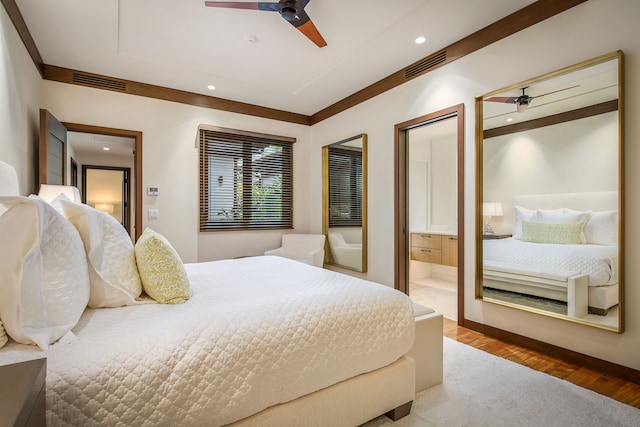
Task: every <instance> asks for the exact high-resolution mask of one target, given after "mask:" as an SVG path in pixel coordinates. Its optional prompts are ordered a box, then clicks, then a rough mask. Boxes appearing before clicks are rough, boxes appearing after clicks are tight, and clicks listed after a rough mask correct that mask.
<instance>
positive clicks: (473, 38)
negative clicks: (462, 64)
mask: <svg viewBox="0 0 640 427" xmlns="http://www.w3.org/2000/svg"><path fill="white" fill-rule="evenodd" d="M586 1H587V0H538V1H537V2H535V3H532V4H530V5H529V6H526V7H524V8H522V9H520V10H518V11H517V12H514V13H512V14H511V15H509V16H507V17H505V18H502V19H501V20H499V21H496V22H494V23H493V24H491V25H489V26H487V27H484V28H483V29H481V30H478V31H476V32H475V33H473V34H471V35H469V36H467V37H465V38H463V39H461V40H458V41H457V42H455V43H453V44H452V45H450V46H448V47H446V48H444V49H443V50H441V51H439V52H437V53H434V54H432V55H430V56H428V57H426V58H424V59H421V60H420V61H416V62H415V63H413V64H411V65H409V66H408V67H405V68H404V69H402V70H400V71H397V72H395V73H394V74H392V75H390V76H389V77H386V78H385V79H382V80H380V81H379V82H376V83H374V84H372V85H370V86H368V87H366V88H364V89H362V90H360V91H358V92H356V93H354V94H352V95H350V96H348V97H346V98H344V99H342V100H341V101H338V102H336V103H335V104H333V105H330V106H329V107H327V108H325V109H323V110H321V111H318V112H317V113H315V114H314V115H312V116H311V124H312V125H314V124H316V123H319V122H321V121H323V120H325V119H328V118H329V117H331V116H333V115H336V114H338V113H341V112H342V111H345V110H347V109H349V108H351V107H354V106H356V105H358V104H359V103H361V102H363V101H366V100H368V99H370V98H373V97H374V96H377V95H380V94H381V93H384V92H386V91H388V90H389V89H393V88H395V87H396V86H400V85H401V84H403V83H406V82H408V81H409V80H412V79H415V78H416V77H419V76H422V75H424V74H426V73H428V72H431V71H433V70H435V69H438V68H440V67H442V66H443V65H446V64H449V63H451V62H453V61H455V60H456V59H460V58H462V57H463V56H466V55H469V54H470V53H473V52H475V51H476V50H478V49H481V48H483V47H485V46H489V45H490V44H492V43H495V42H497V41H499V40H502V39H503V38H506V37H508V36H510V35H513V34H515V33H517V32H519V31H521V30H523V29H525V28H528V27H530V26H532V25H535V24H537V23H539V22H542V21H544V20H545V19H548V18H551V17H552V16H555V15H557V14H559V13H562V12H564V11H566V10H568V9H571V8H572V7H574V6H577V5H579V4H581V3H584V2H586ZM442 52H444V53H445V58H444V60H442V61H436V62H435V63H434V65H433V66H432V67H427V68H425V69H424V70H423V71H422V72H419V73H407V72H405V71H406V70H409V69H413V68H415V67H416V66H418V65H419V64H420V63H422V62H424V61H426V60H428V59H429V58H432V57H435V56H438V55H442Z"/></svg>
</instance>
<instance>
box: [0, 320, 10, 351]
mask: <svg viewBox="0 0 640 427" xmlns="http://www.w3.org/2000/svg"><path fill="white" fill-rule="evenodd" d="M8 341H9V338H7V333H6V332H5V331H4V326H2V321H1V320H0V347H2V346H3V345H5V344H6V343H7V342H8Z"/></svg>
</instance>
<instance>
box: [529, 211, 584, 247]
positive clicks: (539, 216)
mask: <svg viewBox="0 0 640 427" xmlns="http://www.w3.org/2000/svg"><path fill="white" fill-rule="evenodd" d="M590 216H591V211H574V210H571V209H567V208H562V209H556V210H543V209H538V210H537V211H536V219H535V221H537V222H542V223H543V224H570V223H582V224H583V227H584V225H585V224H586V223H587V221H589V217H590ZM580 233H581V235H580V243H586V242H587V238H586V237H585V235H584V230H583V231H581V232H580Z"/></svg>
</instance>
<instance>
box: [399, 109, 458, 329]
mask: <svg viewBox="0 0 640 427" xmlns="http://www.w3.org/2000/svg"><path fill="white" fill-rule="evenodd" d="M451 117H457V151H458V156H457V157H458V159H457V168H458V171H457V176H458V200H457V203H458V209H457V211H458V325H460V326H462V325H463V323H464V240H465V239H464V104H458V105H454V106H452V107H449V108H445V109H443V110H439V111H436V112H434V113H430V114H427V115H424V116H420V117H417V118H415V119H412V120H408V121H406V122H403V123H399V124H397V125H395V129H394V134H395V137H394V170H395V172H394V173H395V177H394V186H395V191H394V204H395V238H394V245H395V251H394V252H395V273H394V283H395V285H394V287H395V288H396V289H398V290H400V291H401V292H404V293H405V294H407V295H408V294H409V262H410V256H409V233H408V230H407V228H408V224H409V220H408V217H409V197H408V188H409V186H408V176H407V173H408V169H409V168H408V166H407V163H408V160H409V159H408V157H407V154H408V150H407V140H408V138H407V133H408V132H409V130H411V129H414V128H417V127H421V126H425V125H428V124H430V123H435V122H438V121H440V120H444V119H447V118H451Z"/></svg>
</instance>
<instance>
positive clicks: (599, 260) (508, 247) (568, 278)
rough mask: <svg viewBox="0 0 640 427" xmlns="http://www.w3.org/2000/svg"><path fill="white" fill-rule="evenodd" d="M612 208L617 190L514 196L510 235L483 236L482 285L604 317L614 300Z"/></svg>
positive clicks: (577, 314) (615, 219)
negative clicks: (555, 301)
mask: <svg viewBox="0 0 640 427" xmlns="http://www.w3.org/2000/svg"><path fill="white" fill-rule="evenodd" d="M617 209H618V198H617V192H597V193H565V194H545V195H527V196H516V197H515V198H514V221H513V223H514V227H513V234H512V237H510V238H504V239H485V240H483V286H484V287H487V288H492V289H499V290H506V291H510V292H517V293H520V294H526V295H533V296H538V297H543V298H549V299H554V300H559V301H564V302H567V308H568V313H567V314H568V315H569V316H573V317H583V316H585V315H587V313H588V312H591V313H594V314H600V315H606V314H607V312H608V311H609V310H610V309H611V308H613V307H615V306H616V305H617V304H618V281H619V276H618V244H617V240H618V210H617ZM569 223H570V224H569ZM538 232H540V233H542V234H541V235H536V233H538ZM545 233H546V235H545ZM552 233H556V235H555V236H554V235H553V234H552ZM559 233H568V234H566V235H563V236H560V235H559ZM571 234H572V235H573V237H567V236H569V235H571ZM565 239H568V240H565ZM572 239H573V240H572Z"/></svg>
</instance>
